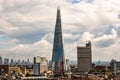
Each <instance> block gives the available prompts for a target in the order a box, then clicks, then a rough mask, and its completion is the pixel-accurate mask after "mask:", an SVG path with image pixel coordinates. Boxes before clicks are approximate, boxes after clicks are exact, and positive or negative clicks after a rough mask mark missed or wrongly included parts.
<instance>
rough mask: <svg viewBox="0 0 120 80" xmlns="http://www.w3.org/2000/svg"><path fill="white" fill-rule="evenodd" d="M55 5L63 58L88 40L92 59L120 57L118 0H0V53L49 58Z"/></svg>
mask: <svg viewBox="0 0 120 80" xmlns="http://www.w3.org/2000/svg"><path fill="white" fill-rule="evenodd" d="M58 2H59V4H58ZM57 6H60V9H61V18H62V28H63V38H64V53H65V58H68V59H70V60H76V59H77V46H80V45H83V44H85V43H86V41H89V40H91V42H92V60H93V61H98V60H102V61H110V60H111V59H113V58H114V59H116V60H120V59H119V56H120V52H119V49H120V46H119V45H120V0H117V1H115V0H61V1H60V0H52V1H50V0H7V1H5V0H0V55H1V56H3V57H9V58H15V59H20V58H21V59H26V58H30V59H32V58H33V57H34V56H44V57H46V58H47V59H51V56H52V50H53V36H54V28H55V21H56V16H55V15H56V9H57Z"/></svg>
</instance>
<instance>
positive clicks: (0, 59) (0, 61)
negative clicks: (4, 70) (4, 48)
mask: <svg viewBox="0 0 120 80" xmlns="http://www.w3.org/2000/svg"><path fill="white" fill-rule="evenodd" d="M0 64H3V61H2V56H0Z"/></svg>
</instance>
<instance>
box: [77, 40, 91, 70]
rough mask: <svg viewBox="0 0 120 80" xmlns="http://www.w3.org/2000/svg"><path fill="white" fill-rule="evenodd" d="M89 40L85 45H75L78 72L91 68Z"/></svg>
mask: <svg viewBox="0 0 120 80" xmlns="http://www.w3.org/2000/svg"><path fill="white" fill-rule="evenodd" d="M91 56H92V54H91V42H90V41H89V42H88V43H86V46H85V47H84V46H82V47H81V46H78V47H77V62H78V70H79V71H80V72H88V71H90V70H91V68H92V58H91Z"/></svg>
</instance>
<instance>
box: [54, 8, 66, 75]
mask: <svg viewBox="0 0 120 80" xmlns="http://www.w3.org/2000/svg"><path fill="white" fill-rule="evenodd" d="M52 69H53V71H54V73H57V74H61V73H64V49H63V40H62V26H61V16H60V9H59V8H58V9H57V18H56V25H55V33H54V44H53V53H52Z"/></svg>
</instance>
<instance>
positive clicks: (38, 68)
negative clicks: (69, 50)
mask: <svg viewBox="0 0 120 80" xmlns="http://www.w3.org/2000/svg"><path fill="white" fill-rule="evenodd" d="M33 69H34V75H40V74H41V73H43V72H44V71H47V70H48V63H47V60H46V58H45V57H40V56H37V57H34V65H33Z"/></svg>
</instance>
